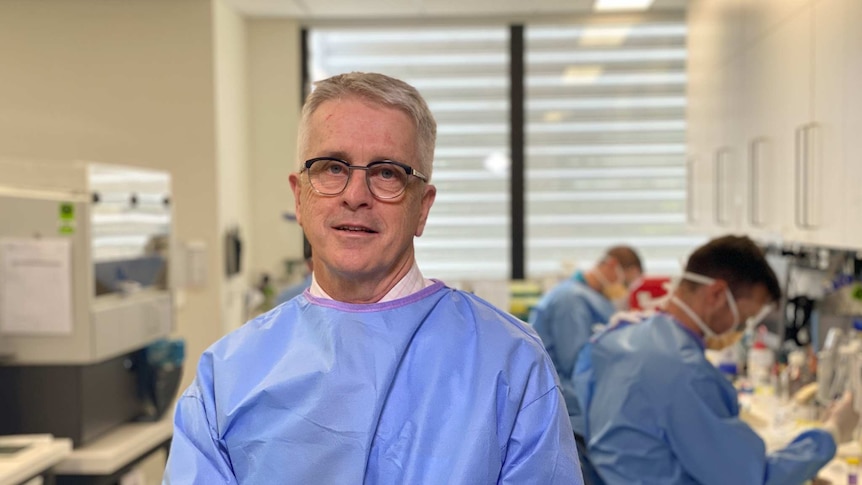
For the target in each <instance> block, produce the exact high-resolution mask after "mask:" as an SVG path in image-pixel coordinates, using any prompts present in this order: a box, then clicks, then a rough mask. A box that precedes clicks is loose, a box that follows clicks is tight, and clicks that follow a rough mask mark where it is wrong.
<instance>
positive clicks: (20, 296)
mask: <svg viewBox="0 0 862 485" xmlns="http://www.w3.org/2000/svg"><path fill="white" fill-rule="evenodd" d="M172 220H173V218H172V208H171V188H170V174H169V173H167V172H163V171H154V170H147V169H140V168H133V167H125V166H117V165H106V164H98V163H90V162H82V161H66V162H61V161H42V160H8V159H3V160H0V221H2V224H0V354H2V355H4V356H5V359H4V360H3V361H2V362H0V387H2V389H3V392H0V434H21V433H51V434H54V435H56V436H64V437H70V438H72V439H73V440H74V442H75V444H76V446H77V445H79V444H81V443H84V442H86V441H88V440H90V439H92V438H95V437H96V436H98V435H100V434H101V433H103V432H105V431H107V430H109V429H111V428H112V427H113V426H115V425H117V424H120V423H122V422H125V421H128V420H130V419H132V418H134V417H135V416H137V415H138V414H140V412H141V401H140V398H139V396H138V395H137V386H138V382H137V381H138V379H139V376H138V374H137V373H136V371H135V370H134V366H133V355H134V353H135V352H136V351H138V350H139V349H141V348H144V347H145V346H147V345H148V344H150V343H151V342H153V341H155V340H157V339H159V338H163V337H166V336H167V335H168V334H169V333H170V331H171V329H172V327H173V304H172V293H171V288H172V286H173V285H172V281H170V280H169V278H171V277H174V276H175V275H174V274H173V273H172V272H169V264H170V262H171V254H172V251H171V249H172V246H173V244H172V239H171V238H172V230H171V228H172ZM108 396H109V397H110V398H109V399H106V397H108ZM59 403H62V405H60V404H59Z"/></svg>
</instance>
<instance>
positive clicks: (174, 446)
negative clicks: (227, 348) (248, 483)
mask: <svg viewBox="0 0 862 485" xmlns="http://www.w3.org/2000/svg"><path fill="white" fill-rule="evenodd" d="M206 357H207V354H206V353H205V354H204V355H203V356H202V357H201V364H200V367H199V369H198V376H197V377H196V378H195V380H194V382H193V383H192V385H191V386H189V388H188V389H187V390H186V391H185V392H184V393H183V395H182V396H181V397H180V398H179V400H178V401H177V407H176V411H175V414H174V435H173V439H172V440H171V449H170V452H169V453H168V463H167V467H166V469H165V475H164V478H163V481H162V484H163V485H172V484H177V485H179V484H183V485H186V484H201V485H204V484H230V485H233V484H236V483H238V482H237V480H236V478H235V477H234V473H233V469H232V467H231V463H230V456H229V455H228V452H227V448H226V447H225V445H224V442H223V441H221V440H220V439H218V432H217V428H216V426H215V423H216V418H215V411H214V408H215V404H214V399H213V397H212V391H211V390H212V379H211V377H210V376H211V373H210V372H206V371H207V370H208V369H207V367H205V361H206Z"/></svg>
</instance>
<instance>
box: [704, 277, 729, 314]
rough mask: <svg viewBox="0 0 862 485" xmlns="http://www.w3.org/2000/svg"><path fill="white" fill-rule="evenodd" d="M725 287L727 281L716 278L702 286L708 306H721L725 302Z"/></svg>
mask: <svg viewBox="0 0 862 485" xmlns="http://www.w3.org/2000/svg"><path fill="white" fill-rule="evenodd" d="M725 288H727V282H726V281H724V280H716V281H715V282H713V283H712V284H709V285H707V286H706V287H705V288H704V290H705V292H706V301H707V303H708V304H709V308H721V307H723V306H724V305H726V304H727V301H726V300H727V293H726V292H725V291H724V290H725Z"/></svg>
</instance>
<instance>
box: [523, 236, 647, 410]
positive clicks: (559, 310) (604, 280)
mask: <svg viewBox="0 0 862 485" xmlns="http://www.w3.org/2000/svg"><path fill="white" fill-rule="evenodd" d="M642 272H643V265H642V264H641V259H640V257H639V256H638V254H637V253H636V252H635V250H634V249H633V248H631V247H629V246H614V247H612V248H610V249H608V250H607V251H606V252H605V253H604V255H603V256H602V258H601V259H600V260H599V261H598V263H597V264H596V265H595V266H594V267H593V268H592V269H590V270H588V271H578V272H576V273H575V274H574V275H572V277H571V278H568V279H566V280H564V281H562V282H561V283H559V284H558V285H557V286H555V287H554V288H552V289H551V290H550V291H549V292H548V293H547V294H545V295H544V296H543V297H542V299H541V300H540V301H539V303H538V304H537V305H536V306H535V307H534V308H533V309H532V310H531V311H530V317H529V323H530V324H531V325H532V326H533V328H534V329H535V330H536V333H538V334H539V336H540V337H541V338H542V343H543V344H544V346H545V349H546V350H547V351H548V355H550V357H551V361H552V362H553V364H554V368H555V369H556V370H557V374H558V375H559V377H560V383H561V386H562V391H563V397H564V398H565V400H566V407H567V408H568V412H569V415H574V414H577V401H576V399H575V396H574V393H573V391H572V389H571V386H569V385H568V384H569V382H570V377H571V373H572V369H573V367H574V364H575V358H576V357H577V355H578V351H579V350H580V349H581V347H582V346H583V345H584V344H585V343H587V340H589V338H590V336H591V335H592V333H593V327H594V326H596V325H597V324H598V325H604V324H606V323H607V322H608V321H609V320H610V318H611V315H613V314H614V312H615V311H616V310H617V309H618V308H622V304H623V302H625V301H626V299H627V296H628V287H629V285H631V284H632V283H633V282H634V281H635V280H637V279H638V278H640V276H641V274H642Z"/></svg>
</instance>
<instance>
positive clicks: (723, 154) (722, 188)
mask: <svg viewBox="0 0 862 485" xmlns="http://www.w3.org/2000/svg"><path fill="white" fill-rule="evenodd" d="M727 156H728V151H727V148H720V149H719V150H718V151H716V152H715V222H716V223H717V224H718V225H720V226H723V225H725V224H727V218H726V217H725V215H724V214H725V212H726V211H725V205H726V204H727V197H726V195H727V194H725V192H726V191H727V178H726V177H725V168H726V162H727Z"/></svg>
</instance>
